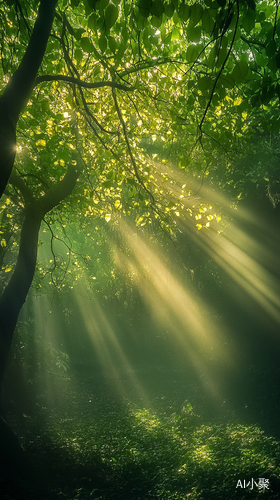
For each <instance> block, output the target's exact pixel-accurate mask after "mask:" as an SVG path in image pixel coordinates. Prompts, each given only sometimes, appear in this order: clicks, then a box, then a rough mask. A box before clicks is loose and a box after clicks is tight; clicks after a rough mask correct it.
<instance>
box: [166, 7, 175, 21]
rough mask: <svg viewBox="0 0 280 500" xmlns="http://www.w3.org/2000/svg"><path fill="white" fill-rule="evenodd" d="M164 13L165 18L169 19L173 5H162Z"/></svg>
mask: <svg viewBox="0 0 280 500" xmlns="http://www.w3.org/2000/svg"><path fill="white" fill-rule="evenodd" d="M164 13H165V15H166V17H168V18H169V19H170V18H171V17H172V16H173V14H174V5H173V4H165V5H164Z"/></svg>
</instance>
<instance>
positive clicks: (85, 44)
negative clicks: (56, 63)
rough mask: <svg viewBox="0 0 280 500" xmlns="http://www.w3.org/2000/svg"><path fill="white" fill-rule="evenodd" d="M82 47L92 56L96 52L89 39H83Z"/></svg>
mask: <svg viewBox="0 0 280 500" xmlns="http://www.w3.org/2000/svg"><path fill="white" fill-rule="evenodd" d="M81 47H82V49H83V50H84V51H85V52H87V53H88V54H91V52H93V50H94V46H93V44H92V43H91V41H90V40H89V38H87V37H83V38H81Z"/></svg>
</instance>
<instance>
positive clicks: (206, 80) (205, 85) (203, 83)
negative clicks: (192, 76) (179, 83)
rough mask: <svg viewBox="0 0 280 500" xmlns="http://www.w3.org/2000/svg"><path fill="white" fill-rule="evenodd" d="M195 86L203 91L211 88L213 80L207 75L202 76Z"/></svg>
mask: <svg viewBox="0 0 280 500" xmlns="http://www.w3.org/2000/svg"><path fill="white" fill-rule="evenodd" d="M197 87H198V89H199V90H201V92H205V90H212V87H213V80H212V78H211V77H209V76H203V77H202V78H200V79H199V80H198V83H197Z"/></svg>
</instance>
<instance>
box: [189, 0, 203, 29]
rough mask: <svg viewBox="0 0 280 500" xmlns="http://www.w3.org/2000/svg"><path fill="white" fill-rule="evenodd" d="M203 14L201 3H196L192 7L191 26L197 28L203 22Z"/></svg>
mask: <svg viewBox="0 0 280 500" xmlns="http://www.w3.org/2000/svg"><path fill="white" fill-rule="evenodd" d="M202 12H203V8H202V6H201V5H200V4H199V3H194V4H193V5H191V7H190V16H189V17H190V21H189V24H190V25H192V26H196V25H197V23H198V22H199V21H200V20H201V18H202Z"/></svg>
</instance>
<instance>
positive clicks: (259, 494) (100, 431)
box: [0, 369, 280, 500]
mask: <svg viewBox="0 0 280 500" xmlns="http://www.w3.org/2000/svg"><path fill="white" fill-rule="evenodd" d="M128 375H129V374H127V373H119V374H118V380H117V382H118V383H117V385H116V379H114V380H112V378H110V377H106V376H105V377H104V376H102V374H99V375H98V374H96V373H92V374H91V375H89V373H88V372H87V370H85V372H84V373H81V371H79V372H77V373H76V376H74V375H73V376H71V377H70V378H69V380H67V379H61V380H57V381H55V385H52V386H49V387H46V386H44V389H42V390H41V392H39V391H38V387H39V382H38V384H37V387H36V394H37V395H36V397H35V399H34V405H33V408H30V409H28V411H27V410H26V413H17V412H16V411H12V410H11V409H10V410H9V412H8V413H7V422H8V423H9V425H10V427H11V428H12V429H13V430H14V432H15V433H16V435H17V436H18V437H19V440H20V443H21V445H22V447H23V448H24V449H25V450H26V452H27V453H28V455H29V456H30V457H31V459H32V461H33V463H34V464H36V465H35V468H34V470H33V471H31V475H30V477H29V478H24V477H23V478H21V479H19V478H18V477H15V478H12V480H11V479H10V480H9V481H8V480H6V481H5V480H4V479H3V480H2V482H1V481H0V488H2V495H3V496H2V497H1V499H2V498H3V499H4V500H16V499H19V500H57V499H65V500H113V499H114V500H126V499H127V500H224V499H225V498H227V499H241V500H245V499H251V500H254V499H259V498H262V499H265V498H269V499H270V500H271V499H275V500H276V499H279V498H280V443H279V442H278V439H277V438H275V435H273V432H272V433H271V434H269V433H268V432H267V429H265V432H264V431H263V430H262V429H263V426H260V423H261V419H262V418H264V417H263V416H262V415H261V410H262V409H263V410H266V412H267V411H268V412H271V415H272V414H274V413H275V422H272V426H271V429H272V431H273V429H274V426H275V429H276V428H277V427H276V420H277V421H278V420H279V418H278V415H279V414H278V411H275V412H274V413H273V412H272V410H273V409H272V408H271V409H270V408H268V406H267V405H269V404H271V405H272V404H273V402H272V401H271V400H268V401H267V404H266V403H265V402H264V403H262V404H261V405H260V406H259V407H258V410H259V411H257V406H256V408H253V410H254V412H255V418H253V419H252V416H250V417H249V416H248V414H247V413H246V411H247V408H248V406H250V404H251V406H252V405H253V406H254V401H255V400H256V399H257V397H256V395H255V397H253V396H254V395H252V394H247V400H246V401H247V402H248V404H247V405H246V404H245V405H244V404H243V400H242V397H241V399H240V405H241V406H240V412H239V413H238V415H237V414H236V411H235V410H234V409H233V402H232V401H231V402H229V404H228V409H227V408H226V404H227V402H226V401H224V406H223V408H222V410H223V411H221V412H220V413H218V412H217V411H216V413H215V409H214V405H212V406H211V405H210V399H207V392H206V391H204V392H203V391H202V390H201V387H200V386H199V385H198V383H197V381H196V382H195V381H190V380H189V378H187V377H186V376H182V373H180V372H177V373H176V371H173V372H172V373H165V372H164V370H161V369H158V370H153V371H151V372H147V371H146V372H145V371H144V372H143V374H142V375H141V376H138V378H137V381H138V386H137V383H136V382H137V381H136V378H135V374H134V373H131V374H130V375H129V376H128ZM256 376H257V374H256ZM273 376H274V375H273ZM261 379H263V377H260V380H261ZM260 383H261V382H260ZM147 386H149V389H150V390H149V394H148V393H147V392H146V391H144V390H143V391H142V389H143V387H147ZM141 388H142V389H141ZM260 389H261V387H260ZM141 391H142V392H141ZM245 392H246V387H245ZM186 398H187V399H186ZM233 400H234V395H233ZM250 401H251V403H250ZM193 406H194V408H193ZM242 409H243V410H242ZM274 410H275V408H274ZM242 411H243V413H242ZM263 413H265V411H264V412H263ZM250 415H252V414H250ZM264 427H265V426H264ZM267 428H268V427H267ZM11 483H12V484H11ZM268 488H269V489H268Z"/></svg>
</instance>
